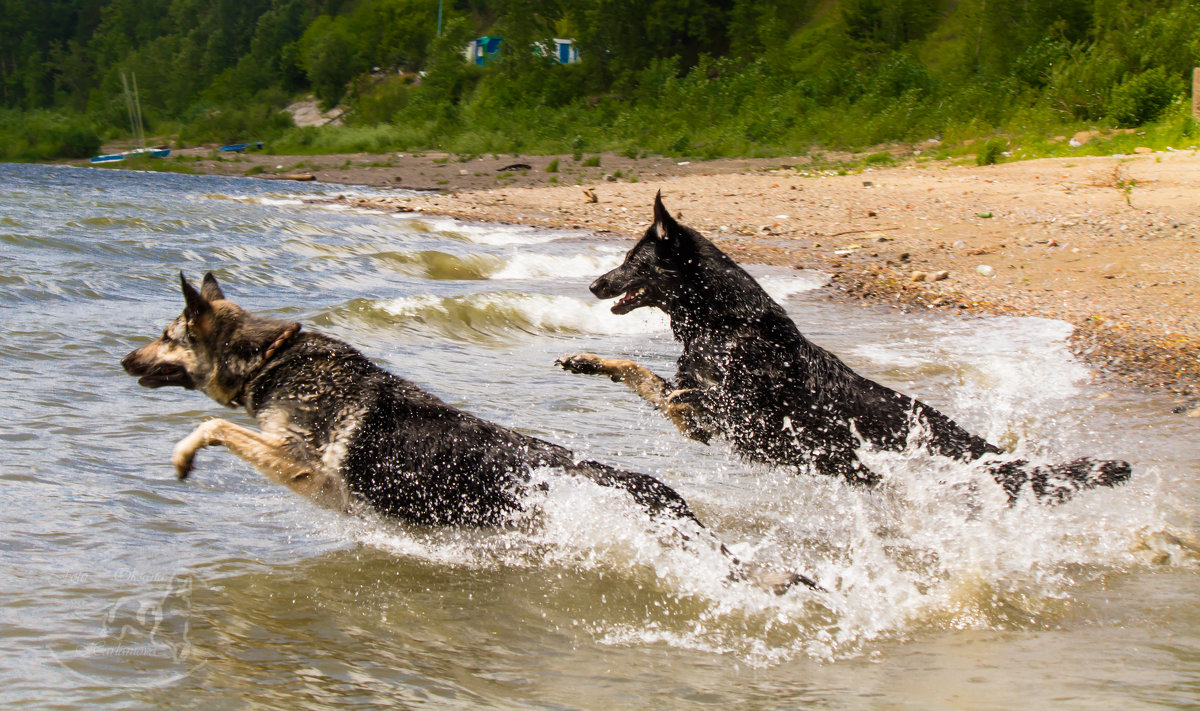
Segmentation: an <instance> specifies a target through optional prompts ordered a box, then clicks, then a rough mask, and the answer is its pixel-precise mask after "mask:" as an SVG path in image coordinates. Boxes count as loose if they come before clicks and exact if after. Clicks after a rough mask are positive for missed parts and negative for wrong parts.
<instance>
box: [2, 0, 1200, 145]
mask: <svg viewBox="0 0 1200 711" xmlns="http://www.w3.org/2000/svg"><path fill="white" fill-rule="evenodd" d="M445 9H446V11H447V12H446V16H445V18H444V26H443V31H442V33H441V35H440V36H435V34H436V13H437V7H436V5H435V4H434V3H433V2H431V1H430V0H172V1H171V2H169V3H168V2H152V1H151V0H6V2H5V5H4V12H2V13H0V107H4V108H8V109H11V110H19V111H26V112H33V111H39V110H49V111H50V113H48V114H37V115H38V116H41V117H42V118H43V123H45V124H46V127H45V128H44V130H43V128H42V127H41V126H38V125H35V123H36V122H31V123H29V124H26V123H24V122H21V121H17V122H16V123H14V120H13V119H11V118H8V119H5V124H4V125H5V126H6V128H5V131H6V133H5V136H6V137H8V136H14V137H15V136H21V138H19V139H17V138H14V139H13V141H14V143H12V146H9V145H8V144H6V145H5V146H4V148H3V150H4V151H5V154H6V155H21V156H27V155H34V154H39V155H41V154H44V153H46V152H50V153H53V152H55V151H59V152H70V153H79V152H80V151H81V150H82V148H81V146H86V145H88V141H89V140H90V138H89V136H101V137H108V138H118V137H121V138H124V137H127V136H128V119H127V116H126V112H125V106H124V99H123V97H122V90H121V75H122V73H125V74H127V75H132V76H136V77H137V81H138V86H139V92H140V94H141V101H142V106H143V111H144V119H145V122H146V124H147V127H148V130H149V131H151V132H156V131H159V132H161V131H164V130H166V129H171V130H176V129H177V130H178V131H179V137H180V140H182V141H184V142H188V143H196V142H207V141H220V142H226V141H240V140H265V141H268V142H269V144H270V146H271V147H272V148H273V149H274V150H288V151H297V152H302V153H310V152H311V153H315V152H334V151H359V150H369V151H375V150H380V151H383V150H413V149H422V148H440V149H444V150H448V151H455V152H459V153H462V154H475V153H483V152H505V153H510V152H526V153H534V152H547V153H549V152H561V153H565V154H569V155H572V156H575V158H576V163H579V162H582V160H583V156H584V153H585V152H587V153H593V154H594V153H596V152H599V151H602V150H614V151H620V152H622V153H625V154H628V155H643V154H645V153H646V152H657V153H663V154H668V155H674V156H697V157H712V156H719V155H747V156H756V155H787V154H791V155H798V154H801V153H804V152H806V151H807V150H808V148H809V147H810V146H811V145H813V144H821V145H825V146H829V147H832V148H864V147H870V146H874V145H877V144H880V143H886V142H891V141H913V142H915V141H923V140H925V139H928V138H931V137H934V136H940V137H942V138H943V139H945V142H954V141H963V140H966V139H968V138H981V137H986V136H993V135H997V134H1000V133H1003V134H1004V135H1009V136H1018V135H1029V134H1033V133H1039V132H1040V133H1043V134H1048V135H1054V134H1056V133H1065V132H1067V131H1068V130H1072V129H1077V126H1078V125H1079V124H1080V122H1086V124H1087V125H1088V126H1097V127H1104V126H1142V125H1147V122H1161V125H1162V126H1164V127H1165V126H1168V125H1169V126H1172V127H1175V126H1177V128H1171V129H1170V130H1169V131H1168V130H1167V129H1166V128H1163V129H1162V131H1164V132H1168V133H1170V135H1175V136H1180V135H1182V134H1181V133H1180V132H1182V131H1185V130H1187V131H1190V130H1193V129H1192V128H1191V126H1192V124H1189V123H1188V122H1187V121H1185V120H1184V119H1183V118H1181V116H1182V113H1181V110H1179V109H1178V108H1177V107H1178V106H1180V105H1182V104H1181V103H1180V102H1181V101H1183V99H1182V98H1181V97H1184V90H1185V89H1186V84H1185V82H1184V77H1185V76H1187V73H1188V72H1190V69H1191V67H1193V66H1196V65H1197V64H1200V2H1197V0H1147V1H1146V2H1134V1H1133V0H933V2H927V1H926V2H923V1H921V0H833V1H832V2H828V1H826V0H799V1H798V2H797V1H796V0H791V1H788V0H652V1H651V2H632V1H631V0H573V1H572V2H570V3H563V2H559V1H558V0H468V1H467V2H459V3H447V4H446V5H445ZM481 34H492V35H496V36H503V37H504V42H503V43H502V44H501V53H500V56H499V58H498V59H497V60H496V61H494V62H491V63H489V65H488V66H487V67H477V66H474V65H472V64H469V63H467V62H465V61H464V60H463V57H462V48H463V47H464V46H465V45H466V43H467V42H468V41H469V40H470V39H472V38H474V37H477V36H479V35H481ZM551 37H573V38H575V40H576V45H577V47H578V48H579V49H580V52H581V58H582V62H581V63H579V64H574V65H569V66H563V65H559V64H557V63H555V62H553V61H551V60H550V58H549V57H546V56H543V55H544V52H543V51H542V50H539V49H538V47H539V46H541V47H546V46H548V44H547V43H548V42H549V40H550V38H551ZM306 92H312V93H313V94H314V95H315V96H316V98H317V99H318V100H319V101H320V102H321V103H322V104H323V105H324V106H326V107H330V106H333V105H335V104H338V105H341V106H342V107H344V108H345V109H346V110H347V112H346V120H347V123H348V125H347V126H346V127H343V128H331V127H326V128H320V129H298V128H294V127H291V126H290V125H289V123H288V121H287V120H286V118H285V117H284V116H283V115H281V114H280V113H279V109H280V108H282V107H283V106H284V105H286V104H287V103H288V102H289V101H290V100H292V99H293V98H295V97H296V96H297V95H299V94H302V93H306ZM1184 98H1186V97H1184ZM48 116H53V117H55V118H53V119H52V120H51V119H47V118H46V117H48ZM18 124H20V125H18ZM89 132H90V133H89ZM1164 135H1165V134H1164ZM55 136H57V137H58V138H55ZM85 139H88V140H85ZM1039 145H1040V144H1039ZM13 146H20V147H19V148H14V147H13ZM985 147H986V146H985ZM1036 150H1042V148H1034V147H1030V146H1018V147H1015V148H1013V151H1014V155H1026V154H1027V153H1028V152H1030V151H1036ZM1047 150H1048V148H1047ZM1087 150H1091V148H1088V149H1087ZM1023 151H1024V152H1023ZM877 155H880V156H882V155H884V154H877ZM872 159H874V160H878V161H883V160H884V159H883V158H882V157H880V158H874V156H871V157H868V158H867V159H866V161H867V162H866V163H864V164H863V165H870V164H871V163H870V161H871V160H872Z"/></svg>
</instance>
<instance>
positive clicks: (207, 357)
mask: <svg viewBox="0 0 1200 711" xmlns="http://www.w3.org/2000/svg"><path fill="white" fill-rule="evenodd" d="M180 282H181V285H182V289H183V296H184V300H185V302H186V306H185V308H184V310H183V313H182V314H181V315H180V316H179V317H178V318H176V319H175V320H174V321H172V322H171V323H170V325H168V326H167V327H166V329H164V330H163V333H162V336H161V337H160V338H159V339H158V340H156V341H154V342H153V343H150V344H148V345H146V346H143V347H141V348H139V349H137V350H135V351H133V352H132V353H130V354H129V355H127V356H126V357H125V358H124V360H123V361H122V365H123V366H124V368H125V370H126V372H128V373H129V374H130V375H135V376H138V378H139V380H138V382H139V383H140V384H141V385H143V386H145V387H149V388H158V387H164V386H179V387H183V388H186V389H189V390H200V391H202V392H204V393H205V394H207V395H208V396H209V397H211V398H212V399H213V400H215V401H217V402H218V403H220V404H221V405H225V406H227V407H231V408H245V410H246V412H247V413H248V414H250V415H251V416H252V417H254V418H255V419H256V420H257V421H258V424H259V426H260V427H261V428H262V430H261V431H255V430H251V429H247V428H245V427H241V426H239V425H237V424H234V423H232V422H229V421H227V420H223V419H213V420H209V421H207V422H205V423H203V424H201V425H200V426H198V427H197V428H196V429H195V430H193V431H192V433H191V434H189V435H188V436H187V437H184V438H183V439H182V440H180V441H179V443H178V444H177V445H176V446H175V451H174V455H173V463H174V465H175V471H176V473H177V474H178V476H179V477H180V478H181V479H182V478H185V477H187V476H188V474H189V473H190V472H191V471H192V468H193V465H194V462H195V457H196V453H197V452H198V451H199V450H201V449H203V448H205V447H213V446H224V447H226V448H227V449H229V450H230V451H231V452H233V453H234V454H235V455H237V456H238V457H241V458H242V459H244V460H246V461H247V462H249V463H250V464H252V465H253V466H254V467H255V468H256V469H257V470H258V471H259V472H260V473H262V475H263V476H265V477H266V478H267V479H269V480H270V481H272V482H274V483H276V484H282V485H284V486H286V487H288V488H289V489H291V490H292V491H294V492H296V493H298V494H300V495H301V496H303V497H305V498H307V499H310V500H312V501H314V502H316V503H318V504H320V505H321V506H325V507H328V508H332V509H337V510H342V511H350V512H355V511H361V510H363V509H369V510H372V511H375V512H377V513H380V514H384V515H386V516H390V517H393V518H395V519H398V520H401V521H406V522H412V523H420V524H431V525H495V524H500V523H503V522H504V521H505V520H506V519H507V518H508V517H509V516H510V515H511V514H513V513H515V512H517V511H519V510H521V508H522V496H523V494H524V493H525V492H526V491H527V490H528V489H529V488H530V487H531V486H534V484H533V483H532V482H531V479H532V477H531V475H532V473H533V471H534V470H535V469H538V468H548V469H549V470H550V471H555V472H562V473H563V475H565V476H578V477H582V478H585V479H587V480H590V481H592V482H594V483H596V484H598V485H600V486H605V487H612V488H615V489H620V490H622V491H624V492H626V493H627V494H628V495H629V496H630V497H631V498H632V499H633V501H635V502H636V503H637V504H638V505H639V506H640V507H641V508H643V509H644V510H645V511H646V512H647V514H648V515H649V516H651V517H654V518H657V519H660V520H667V521H671V520H675V521H684V520H686V521H692V522H696V524H697V525H699V522H697V521H696V518H695V516H694V515H693V513H692V511H691V510H690V509H689V508H688V505H687V503H686V502H685V501H684V500H683V498H682V497H681V496H680V495H679V494H678V493H676V492H675V491H674V490H673V489H672V488H670V487H669V486H667V485H666V484H663V483H662V482H660V481H659V480H657V479H655V478H654V477H651V476H649V475H646V474H639V473H636V472H628V471H622V470H619V469H615V468H613V467H610V466H607V465H605V464H601V463H599V462H593V461H576V458H575V456H574V455H573V454H572V452H571V451H570V450H568V449H566V448H564V447H560V446H558V445H555V444H551V443H549V442H545V441H543V440H540V439H536V438H534V437H530V436H528V435H524V434H521V433H520V432H516V431H514V430H511V429H508V428H506V427H501V426H500V425H497V424H495V423H492V422H488V421H486V420H483V419H480V418H478V417H476V416H474V415H471V414H469V413H466V412H463V411H461V410H458V409H456V408H454V407H451V406H450V405H448V404H446V403H445V402H442V401H441V400H439V399H438V398H436V397H434V396H433V395H431V394H429V393H427V392H425V391H423V390H422V389H421V388H419V387H418V386H416V385H415V384H413V383H411V382H409V381H407V380H405V379H403V378H400V377H398V376H395V375H393V374H391V373H388V372H387V371H385V370H383V369H382V368H380V367H379V366H377V365H375V364H374V363H372V362H371V361H370V360H368V359H367V358H366V357H365V356H364V355H362V354H361V353H360V352H358V351H357V350H356V349H354V348H353V347H352V346H350V345H349V344H347V343H345V342H343V341H340V340H337V339H335V338H331V337H329V336H324V335H321V334H318V333H312V332H309V331H302V329H301V326H300V324H299V323H290V322H287V321H280V320H277V319H272V318H265V317H262V316H255V315H252V314H250V313H248V312H247V311H245V310H244V309H242V308H241V307H239V306H238V305H237V304H235V303H233V302H232V301H230V300H228V299H226V298H225V295H224V294H223V293H222V291H221V288H220V286H218V284H217V280H216V278H214V277H213V275H212V274H211V273H210V274H206V275H205V277H204V281H203V282H202V284H201V287H200V289H199V290H197V289H196V288H195V287H193V286H192V285H191V284H190V283H189V282H188V281H187V279H186V278H184V276H183V275H182V274H180ZM704 535H706V536H707V535H709V534H707V533H706V532H705V534H704ZM681 538H682V539H683V540H685V541H686V540H689V539H688V537H687V536H686V535H683V536H681ZM712 542H713V545H715V546H719V547H720V549H721V550H722V551H723V552H725V553H726V554H727V555H728V552H727V551H726V549H725V547H724V546H723V545H721V544H720V542H719V541H716V539H715V538H712ZM730 561H731V571H732V572H731V577H732V578H734V579H741V578H749V579H752V580H753V581H754V582H756V583H759V584H761V585H764V586H766V587H769V588H771V589H773V590H776V591H782V590H785V589H787V588H788V587H790V586H791V585H793V584H795V583H797V582H802V583H805V584H807V585H809V586H813V587H815V583H813V582H812V581H811V580H809V579H808V578H805V577H804V576H801V575H796V574H777V573H769V572H767V571H751V570H750V569H749V568H748V567H747V566H744V565H742V564H741V563H739V562H738V561H737V560H736V559H733V558H732V557H731V558H730Z"/></svg>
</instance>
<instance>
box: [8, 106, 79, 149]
mask: <svg viewBox="0 0 1200 711" xmlns="http://www.w3.org/2000/svg"><path fill="white" fill-rule="evenodd" d="M99 149H100V135H99V133H97V131H96V128H95V126H93V125H92V124H91V123H90V122H89V121H87V120H86V119H84V118H82V117H79V116H72V115H65V114H61V113H57V112H52V111H42V110H38V111H31V112H27V113H21V112H18V111H0V160H48V159H50V158H87V157H90V156H94V155H96V153H97V152H98V151H99Z"/></svg>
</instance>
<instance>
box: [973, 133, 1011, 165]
mask: <svg viewBox="0 0 1200 711" xmlns="http://www.w3.org/2000/svg"><path fill="white" fill-rule="evenodd" d="M1007 150H1008V141H1006V140H1005V139H1003V138H993V139H991V140H989V141H988V142H987V143H984V144H983V145H982V146H980V147H979V152H978V153H976V154H975V165H995V164H996V163H999V162H1000V161H1001V160H1002V159H1003V158H1004V152H1005V151H1007Z"/></svg>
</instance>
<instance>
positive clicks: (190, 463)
mask: <svg viewBox="0 0 1200 711" xmlns="http://www.w3.org/2000/svg"><path fill="white" fill-rule="evenodd" d="M221 422H222V421H221V420H209V421H207V422H205V423H203V424H201V425H200V426H198V427H197V428H196V429H194V430H192V433H191V434H189V435H188V436H187V437H184V438H183V439H181V440H179V441H178V442H177V443H176V444H175V450H174V451H173V452H171V464H173V465H174V466H175V476H177V477H179V479H180V480H183V479H186V478H188V475H189V474H191V473H192V469H193V468H194V466H195V460H196V452H198V451H200V450H201V449H204V448H205V447H208V446H210V445H212V444H214V443H215V442H216V439H215V434H216V431H217V429H218V428H220V426H221V424H220V423H221Z"/></svg>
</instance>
